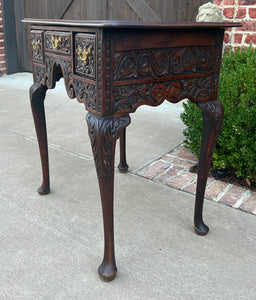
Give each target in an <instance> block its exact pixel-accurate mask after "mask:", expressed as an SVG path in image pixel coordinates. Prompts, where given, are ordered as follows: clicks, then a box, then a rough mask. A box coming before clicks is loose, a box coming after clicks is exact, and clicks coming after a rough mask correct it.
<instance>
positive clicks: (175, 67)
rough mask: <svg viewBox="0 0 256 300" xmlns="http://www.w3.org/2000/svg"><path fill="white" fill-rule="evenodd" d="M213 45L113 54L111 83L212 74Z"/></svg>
mask: <svg viewBox="0 0 256 300" xmlns="http://www.w3.org/2000/svg"><path fill="white" fill-rule="evenodd" d="M214 49H215V48H214V46H207V47H190V48H187V47H185V48H184V47H182V48H164V49H147V50H143V51H125V52H116V53H115V67H114V80H116V81H120V80H128V79H132V78H133V79H140V78H154V77H159V76H173V75H186V74H193V73H202V72H212V71H213V69H214V61H213V57H214V56H213V51H214Z"/></svg>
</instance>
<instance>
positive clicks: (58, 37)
mask: <svg viewBox="0 0 256 300" xmlns="http://www.w3.org/2000/svg"><path fill="white" fill-rule="evenodd" d="M44 39H45V50H46V51H49V52H57V53H62V54H66V55H70V54H71V34H70V33H67V32H58V31H46V32H45V33H44Z"/></svg>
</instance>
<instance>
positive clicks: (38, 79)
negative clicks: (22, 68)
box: [32, 64, 45, 84]
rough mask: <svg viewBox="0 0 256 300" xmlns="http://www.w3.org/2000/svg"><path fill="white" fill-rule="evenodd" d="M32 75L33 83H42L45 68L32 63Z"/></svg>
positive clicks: (43, 81)
mask: <svg viewBox="0 0 256 300" xmlns="http://www.w3.org/2000/svg"><path fill="white" fill-rule="evenodd" d="M32 68H33V77H34V83H37V84H44V83H45V68H44V67H43V66H40V65H35V64H34V65H33V67H32Z"/></svg>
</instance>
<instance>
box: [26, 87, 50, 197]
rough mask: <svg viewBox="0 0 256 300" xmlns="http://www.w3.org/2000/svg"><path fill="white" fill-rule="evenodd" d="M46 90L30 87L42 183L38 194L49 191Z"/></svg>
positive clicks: (45, 88)
mask: <svg viewBox="0 0 256 300" xmlns="http://www.w3.org/2000/svg"><path fill="white" fill-rule="evenodd" d="M46 91H47V87H46V86H37V85H35V84H34V85H32V86H31V88H30V101H31V109H32V113H33V118H34V123H35V128H36V135H37V139H38V145H39V151H40V157H41V164H42V172H43V183H42V185H41V186H40V187H39V188H38V190H37V192H38V193H39V194H40V195H45V194H48V193H49V191H50V179H49V160H48V144H47V132H46V123H45V112H44V99H45V94H46Z"/></svg>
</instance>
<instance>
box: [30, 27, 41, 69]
mask: <svg viewBox="0 0 256 300" xmlns="http://www.w3.org/2000/svg"><path fill="white" fill-rule="evenodd" d="M30 40H31V46H32V58H33V61H35V62H38V63H44V48H43V32H42V31H38V30H32V31H31V32H30Z"/></svg>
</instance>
